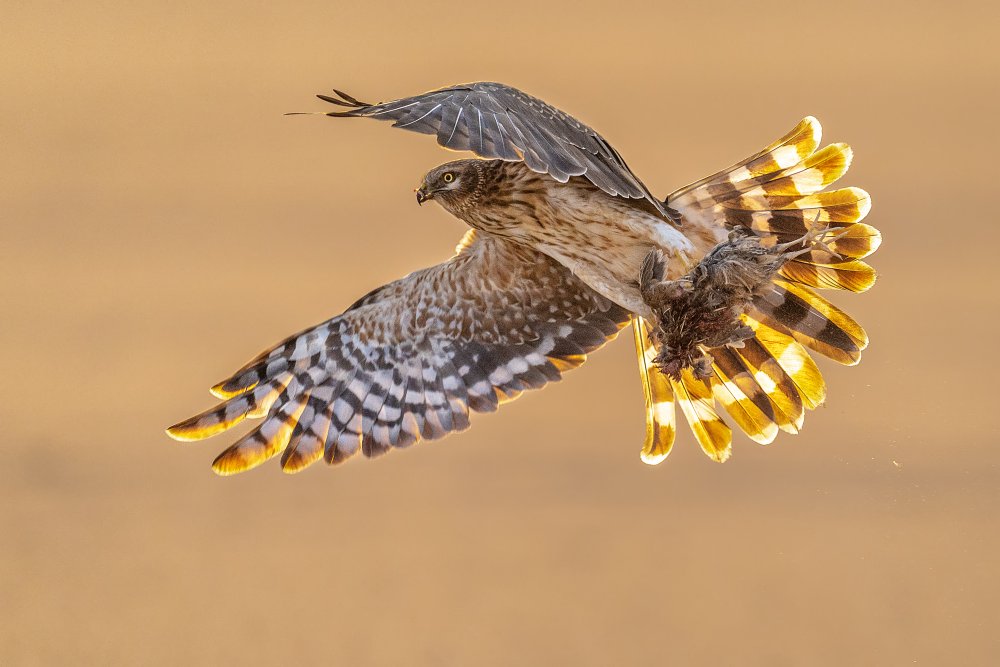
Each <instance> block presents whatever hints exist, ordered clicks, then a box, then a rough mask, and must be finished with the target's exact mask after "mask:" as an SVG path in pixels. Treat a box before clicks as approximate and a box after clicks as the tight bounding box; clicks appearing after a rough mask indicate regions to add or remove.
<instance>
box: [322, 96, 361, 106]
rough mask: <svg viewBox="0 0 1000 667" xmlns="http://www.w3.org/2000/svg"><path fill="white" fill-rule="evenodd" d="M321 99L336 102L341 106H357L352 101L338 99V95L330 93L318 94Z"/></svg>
mask: <svg viewBox="0 0 1000 667" xmlns="http://www.w3.org/2000/svg"><path fill="white" fill-rule="evenodd" d="M316 97H318V98H319V99H321V100H323V101H324V102H329V103H330V104H336V105H337V106H339V107H356V106H359V105H357V104H352V103H350V102H345V101H344V100H338V99H337V98H336V97H330V96H329V95H317V96H316Z"/></svg>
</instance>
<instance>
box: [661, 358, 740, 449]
mask: <svg viewBox="0 0 1000 667" xmlns="http://www.w3.org/2000/svg"><path fill="white" fill-rule="evenodd" d="M670 384H671V386H672V387H673V389H674V395H675V396H677V401H678V403H680V406H681V411H682V412H683V413H684V417H685V418H686V419H687V422H688V425H689V426H690V427H691V432H692V433H694V437H695V439H696V440H697V441H698V444H699V445H701V449H702V451H703V452H705V454H707V455H708V456H709V458H711V459H713V460H714V461H718V462H719V463H722V462H723V461H725V460H726V459H728V458H729V456H730V455H731V454H732V442H733V432H732V429H730V428H729V426H727V425H726V422H724V421H722V418H721V417H719V413H717V412H716V411H715V400H714V396H713V393H712V387H711V385H710V384H709V383H708V382H706V381H705V380H699V379H698V378H696V377H695V376H694V373H692V371H691V369H690V368H685V369H683V370H682V371H681V379H680V380H674V379H671V380H670Z"/></svg>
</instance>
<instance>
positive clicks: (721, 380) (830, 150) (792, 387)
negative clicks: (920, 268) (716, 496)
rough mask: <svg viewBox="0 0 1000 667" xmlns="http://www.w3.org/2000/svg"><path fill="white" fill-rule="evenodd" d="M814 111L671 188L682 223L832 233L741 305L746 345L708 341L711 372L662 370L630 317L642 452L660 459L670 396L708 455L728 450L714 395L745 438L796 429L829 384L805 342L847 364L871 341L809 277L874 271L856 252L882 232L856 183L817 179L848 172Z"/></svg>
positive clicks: (834, 282) (859, 279)
mask: <svg viewBox="0 0 1000 667" xmlns="http://www.w3.org/2000/svg"><path fill="white" fill-rule="evenodd" d="M820 136H821V128H820V124H819V121H817V120H816V119H815V118H812V117H807V118H805V119H803V120H802V121H801V122H800V123H799V124H798V125H797V126H796V127H795V128H794V129H793V130H792V131H791V132H789V133H788V134H786V135H785V136H783V137H782V138H781V139H778V140H777V141H775V142H774V143H772V144H771V145H770V146H768V147H767V148H765V149H764V150H762V151H760V152H759V153H757V154H755V155H752V156H751V157H749V158H747V159H745V160H742V161H740V162H738V163H737V164H735V165H733V166H731V167H729V168H728V169H724V170H722V171H720V172H718V173H716V174H713V175H712V176H709V177H707V178H704V179H702V180H700V181H698V182H696V183H692V184H691V185H688V186H686V187H684V188H681V189H680V190H678V191H676V192H674V193H673V194H671V195H670V196H669V197H667V199H666V202H665V203H666V204H667V205H668V206H669V207H670V208H672V209H673V210H675V211H677V212H679V213H680V215H681V216H682V223H681V224H682V226H683V225H684V224H685V223H686V224H694V225H700V226H714V225H722V226H725V227H728V228H732V227H737V226H742V227H745V228H747V229H749V230H751V231H753V232H754V233H755V234H757V235H758V236H760V237H762V238H764V239H767V240H766V241H764V243H766V244H767V243H787V242H793V241H796V240H797V239H802V238H804V237H806V236H807V235H808V233H809V232H810V231H812V232H814V233H815V232H816V231H817V230H816V228H817V227H819V228H821V229H822V228H830V229H831V232H832V233H831V234H830V236H832V237H834V239H833V240H832V241H830V242H829V243H828V244H825V246H824V245H822V244H818V245H816V246H814V247H813V248H812V250H810V251H808V252H806V253H804V254H801V255H798V256H797V257H795V258H794V259H792V260H790V261H788V262H786V263H785V264H784V266H782V268H781V270H780V271H779V273H778V275H777V276H776V277H775V279H774V280H773V281H772V283H771V284H770V285H769V286H768V288H767V289H766V290H765V291H764V292H763V293H762V294H761V295H760V296H758V297H757V298H756V299H755V300H754V301H753V303H752V306H751V307H750V309H749V310H748V312H747V313H746V314H745V315H744V316H743V320H744V323H745V324H746V325H747V326H749V327H750V328H751V329H753V331H754V336H753V338H751V339H749V340H747V341H746V342H745V344H744V345H743V347H741V348H736V347H728V346H727V347H721V348H714V349H711V350H706V351H707V352H708V353H709V355H710V356H711V357H712V360H713V364H712V376H711V378H709V379H707V380H703V379H699V378H697V377H695V375H694V374H693V373H691V372H690V369H688V370H686V371H685V372H684V373H682V375H681V377H680V379H679V380H674V379H672V378H669V377H667V376H665V375H663V374H662V373H661V372H660V371H659V370H658V369H657V368H656V366H655V364H653V363H652V359H653V357H655V356H656V352H655V350H653V349H652V343H651V342H650V340H649V326H648V324H647V323H646V322H645V321H644V320H642V319H641V318H639V319H637V320H636V321H635V322H634V323H633V326H634V327H635V337H636V351H637V354H638V357H639V365H640V370H641V377H642V381H643V390H644V395H645V397H646V414H647V433H646V442H645V444H644V446H643V450H642V459H643V460H644V461H646V462H647V463H658V462H659V461H661V460H663V459H664V458H665V457H666V456H667V454H668V453H669V452H670V448H671V446H672V444H673V438H674V429H675V427H674V403H675V402H676V403H679V404H680V407H681V410H682V412H683V414H684V416H685V417H686V419H687V421H688V423H689V424H690V425H691V429H692V431H693V432H694V435H695V438H696V439H697V440H698V442H699V444H700V445H701V447H702V449H703V450H704V451H705V453H706V454H708V455H709V456H710V457H711V458H713V459H715V460H716V461H725V460H726V459H727V458H729V456H730V454H731V451H732V449H731V448H732V444H731V443H732V431H731V430H730V428H729V427H728V426H727V425H726V423H725V422H724V421H723V419H722V418H721V417H720V415H719V411H718V410H717V407H718V406H719V405H721V406H722V408H723V411H724V412H726V413H728V414H729V416H730V417H731V418H732V421H733V422H735V423H736V424H737V426H739V428H740V429H741V430H742V431H744V432H745V433H746V434H747V435H748V436H749V437H750V438H751V439H753V440H755V441H756V442H759V443H762V444H766V443H769V442H771V441H773V440H774V438H775V437H776V436H777V434H778V431H779V430H782V431H787V432H790V433H797V432H798V430H799V429H800V428H801V427H802V423H803V417H804V411H805V410H806V409H812V408H815V407H817V406H818V405H820V404H821V403H822V402H823V400H824V398H825V396H826V388H825V384H824V382H823V376H822V375H821V374H820V372H819V369H818V368H817V367H816V364H815V362H814V361H813V360H812V358H811V356H810V354H809V350H811V351H813V352H819V353H820V354H822V355H824V356H827V357H829V358H831V359H833V360H834V361H837V362H840V363H842V364H847V365H853V364H856V363H858V361H859V360H860V358H861V351H862V350H863V349H865V347H866V346H867V345H868V336H867V335H866V334H865V331H864V329H862V328H861V326H860V325H859V324H858V323H857V322H855V321H854V320H853V319H852V318H851V317H850V316H849V315H847V314H846V313H844V312H843V311H841V310H840V309H838V308H837V307H836V306H834V305H833V304H831V303H830V302H829V301H827V300H826V299H825V298H823V297H822V296H820V295H819V294H817V293H816V292H815V291H814V290H815V289H838V290H848V291H851V292H864V291H865V290H867V289H869V288H870V287H871V286H872V285H873V284H874V283H875V271H874V270H873V269H872V268H871V267H870V266H869V265H868V264H867V263H865V262H864V261H862V260H863V258H865V257H867V256H868V255H870V254H872V253H873V252H875V250H876V249H877V248H878V246H879V243H880V241H881V236H880V234H879V232H878V230H876V229H875V228H873V227H871V226H869V225H866V224H863V223H862V222H861V220H862V219H863V218H864V217H865V216H866V215H867V214H868V211H869V209H870V208H871V199H870V197H869V195H868V193H867V192H865V191H864V190H862V189H860V188H853V187H849V188H842V189H838V190H830V191H825V188H826V187H827V186H829V185H831V184H832V183H834V182H835V181H836V180H837V179H838V178H840V177H841V176H843V175H844V173H846V172H847V169H848V167H849V166H850V164H851V158H852V151H851V148H850V147H849V146H848V145H847V144H843V143H836V144H830V145H828V146H825V147H823V148H820V149H819V150H817V148H818V146H819V143H820Z"/></svg>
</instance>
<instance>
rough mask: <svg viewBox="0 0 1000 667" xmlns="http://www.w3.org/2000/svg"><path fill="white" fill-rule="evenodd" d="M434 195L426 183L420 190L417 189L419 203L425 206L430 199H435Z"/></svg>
mask: <svg viewBox="0 0 1000 667" xmlns="http://www.w3.org/2000/svg"><path fill="white" fill-rule="evenodd" d="M433 198H434V193H432V192H431V191H429V190H428V189H427V184H426V183H424V184H423V185H421V186H420V187H419V188H417V203H418V204H420V205H423V203H424V202H425V201H427V200H428V199H433Z"/></svg>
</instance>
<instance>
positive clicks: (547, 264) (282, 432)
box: [168, 233, 629, 475]
mask: <svg viewBox="0 0 1000 667" xmlns="http://www.w3.org/2000/svg"><path fill="white" fill-rule="evenodd" d="M628 321H629V314H628V312H627V311H625V310H624V309H622V308H621V307H619V306H617V305H615V304H613V303H612V302H610V301H608V300H607V299H605V298H604V297H602V296H600V295H598V294H597V293H596V292H593V291H592V290H590V288H588V287H587V286H586V285H585V284H583V283H582V282H581V281H579V280H578V279H577V278H575V277H574V276H573V275H572V274H571V273H570V272H569V271H568V270H567V269H565V268H563V267H562V266H561V265H559V264H557V263H556V262H555V261H553V260H551V259H549V258H548V257H546V256H545V255H542V254H540V253H536V252H534V251H532V250H529V249H526V248H524V247H522V246H517V245H514V244H512V243H510V242H507V241H503V240H501V239H499V238H496V237H493V236H490V235H487V234H482V233H480V234H474V235H466V237H465V238H464V239H463V241H462V243H461V244H460V245H459V250H458V253H457V254H456V255H455V256H454V257H453V258H452V259H450V260H448V261H447V262H445V263H443V264H440V265H438V266H436V267H432V268H430V269H425V270H424V271H418V272H416V273H413V274H410V275H409V276H407V277H406V278H403V279H401V280H398V281H396V282H394V283H390V284H389V285H386V286H385V287H383V288H380V289H378V290H375V291H373V292H371V293H369V294H368V295H367V296H365V297H363V298H362V299H361V300H359V301H358V302H357V303H356V304H355V305H354V306H352V307H351V308H350V309H348V310H347V311H345V312H344V313H343V314H342V315H340V316H338V317H335V318H333V319H331V320H329V321H327V322H324V323H323V324H320V325H318V326H316V327H312V328H310V329H306V330H304V331H302V332H300V333H299V334H296V335H295V336H291V337H289V338H287V339H285V340H284V341H282V342H281V343H280V344H278V345H277V346H275V347H274V348H272V349H271V350H268V351H266V352H264V353H263V354H261V355H258V356H257V357H255V358H254V359H253V360H252V361H250V362H249V363H248V364H246V365H245V366H243V367H242V368H241V369H240V370H239V371H237V372H236V373H235V374H234V375H233V376H232V377H231V378H229V379H227V380H224V381H223V382H220V383H218V384H217V385H216V386H215V387H214V388H213V393H214V394H216V395H217V396H220V397H225V399H226V400H225V401H224V402H223V403H222V404H221V405H220V406H218V407H216V408H214V409H212V410H209V411H207V412H204V413H202V414H200V415H197V416H195V417H192V418H191V419H188V420H185V421H183V422H180V423H179V424H177V425H175V426H172V427H171V428H170V429H168V433H169V434H170V435H171V436H172V437H174V438H176V439H179V440H199V439H202V438H207V437H210V436H212V435H216V434H218V433H221V432H223V431H225V430H227V429H229V428H231V427H233V426H235V425H236V424H238V423H239V422H240V421H242V420H244V419H246V418H248V417H250V418H252V417H262V418H263V421H262V423H261V424H260V425H259V426H258V427H257V428H255V429H253V430H252V431H251V432H249V433H248V434H246V435H245V436H243V437H242V438H240V439H239V440H238V441H237V442H236V443H235V444H234V445H232V446H231V447H229V448H228V449H227V450H225V451H224V452H223V453H222V454H221V455H220V456H219V457H218V458H217V459H216V461H215V464H214V465H213V468H214V469H215V471H216V472H217V473H219V474H223V475H228V474H233V473H236V472H241V471H243V470H248V469H250V468H253V467H255V466H257V465H260V464H261V463H263V462H264V461H266V460H268V459H270V458H272V457H274V456H276V455H278V454H279V453H280V454H281V466H282V469H283V470H284V471H285V472H298V471H300V470H302V469H304V468H306V467H307V466H309V465H310V464H312V463H314V462H315V461H317V460H319V459H320V458H321V457H322V458H324V459H325V460H326V461H327V462H328V463H331V464H336V463H341V462H343V461H346V460H347V459H348V458H350V457H352V456H353V455H355V454H356V453H357V452H359V451H360V452H362V453H363V454H364V455H365V456H366V457H373V456H378V455H380V454H383V453H385V452H387V451H389V450H390V449H392V448H399V447H407V446H409V445H412V444H414V443H416V442H418V441H419V440H434V439H437V438H441V437H444V436H445V435H447V434H448V433H451V432H455V431H461V430H464V429H466V428H468V427H469V414H470V411H471V412H492V411H494V410H496V409H497V407H498V405H499V404H500V403H502V402H504V401H506V400H511V399H513V398H515V397H517V396H519V395H520V394H521V393H522V392H524V391H527V390H530V389H537V388H539V387H542V386H544V385H546V384H547V383H550V382H554V381H557V380H559V379H560V378H561V375H562V373H563V372H564V371H566V370H569V369H571V368H575V367H577V366H579V365H580V364H582V363H583V362H584V360H585V359H586V357H587V355H588V354H589V353H591V352H593V351H594V350H596V349H597V348H599V347H601V346H602V345H604V344H605V343H606V342H607V341H608V340H610V339H612V338H614V337H615V336H616V335H617V333H618V331H619V330H620V329H621V328H622V327H623V326H624V325H625V324H627V323H628Z"/></svg>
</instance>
